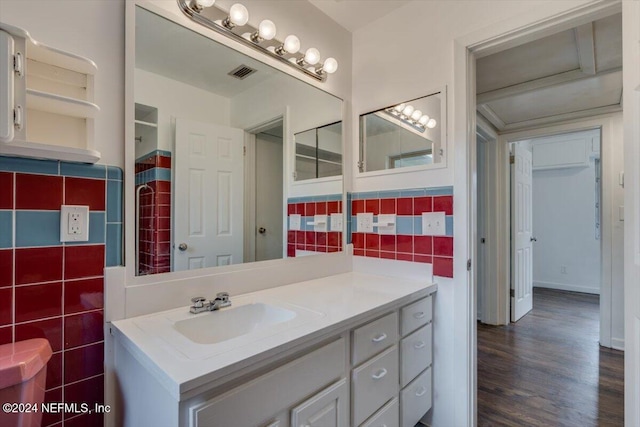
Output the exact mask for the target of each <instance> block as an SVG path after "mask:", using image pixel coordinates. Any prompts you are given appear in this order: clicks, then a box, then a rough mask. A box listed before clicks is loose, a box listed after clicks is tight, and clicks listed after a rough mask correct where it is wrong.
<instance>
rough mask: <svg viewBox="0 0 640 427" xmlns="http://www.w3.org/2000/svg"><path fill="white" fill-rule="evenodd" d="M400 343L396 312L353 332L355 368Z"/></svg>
mask: <svg viewBox="0 0 640 427" xmlns="http://www.w3.org/2000/svg"><path fill="white" fill-rule="evenodd" d="M397 341H398V315H397V314H396V313H395V312H394V313H391V314H389V315H388V316H385V317H383V318H381V319H378V320H374V321H373V322H371V323H367V324H366V325H364V326H361V327H360V328H358V329H356V330H354V331H353V356H352V359H353V366H357V365H359V364H360V363H362V362H364V361H365V360H367V359H369V358H370V357H371V356H373V355H374V354H377V353H380V352H381V351H382V350H384V349H385V348H388V347H390V346H392V345H393V344H395V343H396V342H397Z"/></svg>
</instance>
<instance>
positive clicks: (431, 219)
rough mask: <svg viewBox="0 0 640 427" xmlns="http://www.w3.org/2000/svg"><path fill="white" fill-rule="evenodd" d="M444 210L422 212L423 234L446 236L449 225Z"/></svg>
mask: <svg viewBox="0 0 640 427" xmlns="http://www.w3.org/2000/svg"><path fill="white" fill-rule="evenodd" d="M445 218H446V216H445V214H444V212H422V235H423V236H444V235H446V234H447V225H446V222H445Z"/></svg>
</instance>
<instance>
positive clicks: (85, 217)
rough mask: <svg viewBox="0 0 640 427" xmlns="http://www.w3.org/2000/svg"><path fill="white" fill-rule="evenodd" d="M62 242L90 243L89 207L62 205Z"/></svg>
mask: <svg viewBox="0 0 640 427" xmlns="http://www.w3.org/2000/svg"><path fill="white" fill-rule="evenodd" d="M60 241H61V242H87V241H89V206H78V205H62V206H61V207H60Z"/></svg>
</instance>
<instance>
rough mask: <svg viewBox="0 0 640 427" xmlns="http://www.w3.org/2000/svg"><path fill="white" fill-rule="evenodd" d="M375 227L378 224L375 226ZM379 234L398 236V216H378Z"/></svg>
mask: <svg viewBox="0 0 640 427" xmlns="http://www.w3.org/2000/svg"><path fill="white" fill-rule="evenodd" d="M373 225H374V227H375V226H376V224H373ZM377 227H378V234H396V214H380V215H378V224H377Z"/></svg>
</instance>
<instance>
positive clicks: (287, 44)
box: [282, 34, 300, 54]
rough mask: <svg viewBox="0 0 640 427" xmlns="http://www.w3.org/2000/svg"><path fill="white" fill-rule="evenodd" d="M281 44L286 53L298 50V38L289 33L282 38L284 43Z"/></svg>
mask: <svg viewBox="0 0 640 427" xmlns="http://www.w3.org/2000/svg"><path fill="white" fill-rule="evenodd" d="M282 46H283V48H284V51H285V52H287V53H291V54H294V53H298V51H299V50H300V39H299V38H297V37H296V36H294V35H293V34H291V35H289V36H287V37H286V38H285V39H284V43H283V44H282Z"/></svg>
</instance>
